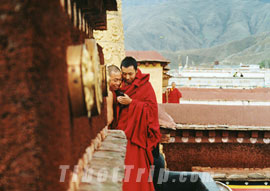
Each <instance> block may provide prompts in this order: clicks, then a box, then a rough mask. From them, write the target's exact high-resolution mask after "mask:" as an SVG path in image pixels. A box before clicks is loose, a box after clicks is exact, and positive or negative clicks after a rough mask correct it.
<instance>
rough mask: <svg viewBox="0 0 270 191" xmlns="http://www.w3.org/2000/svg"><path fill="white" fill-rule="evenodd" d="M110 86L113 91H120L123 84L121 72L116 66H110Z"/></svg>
mask: <svg viewBox="0 0 270 191" xmlns="http://www.w3.org/2000/svg"><path fill="white" fill-rule="evenodd" d="M108 75H109V86H110V90H111V91H115V90H118V89H119V88H120V85H121V82H122V76H121V70H120V69H119V68H118V67H117V66H115V65H110V66H108Z"/></svg>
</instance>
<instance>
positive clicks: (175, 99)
mask: <svg viewBox="0 0 270 191" xmlns="http://www.w3.org/2000/svg"><path fill="white" fill-rule="evenodd" d="M181 97H182V94H181V92H180V91H179V90H178V89H177V88H175V82H173V83H172V88H171V89H169V95H168V102H169V103H180V98H181Z"/></svg>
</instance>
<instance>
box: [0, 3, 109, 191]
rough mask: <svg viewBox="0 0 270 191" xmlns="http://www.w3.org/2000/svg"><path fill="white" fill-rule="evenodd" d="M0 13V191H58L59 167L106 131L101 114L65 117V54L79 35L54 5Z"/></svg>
mask: <svg viewBox="0 0 270 191" xmlns="http://www.w3.org/2000/svg"><path fill="white" fill-rule="evenodd" d="M0 13H1V19H0V72H1V73H0V105H1V108H0V128H1V129H0V190H1V191H2V190H3V191H6V190H8V191H10V190H21V191H23V190H26V191H31V190H33V191H36V190H66V189H67V188H68V180H67V179H66V181H65V182H64V183H60V182H59V179H60V169H59V165H71V168H73V165H74V164H76V163H77V160H78V159H79V158H80V157H81V155H82V153H83V152H84V150H85V148H86V147H87V146H88V145H89V144H90V142H91V139H92V138H94V137H95V136H96V134H97V132H99V131H100V130H101V129H102V128H103V127H104V126H105V124H106V117H105V116H106V113H105V109H104V108H103V114H102V115H101V116H98V117H93V118H91V119H90V120H89V119H88V118H86V117H82V118H78V119H73V118H72V117H71V116H70V108H69V102H68V88H67V65H66V48H67V46H68V45H71V44H78V43H81V42H83V39H84V36H83V34H82V33H81V32H79V31H78V30H77V29H74V28H73V26H72V24H71V21H70V20H69V18H68V16H67V15H66V13H65V12H64V11H63V10H62V8H61V7H60V1H55V0H47V1H30V0H26V1H23V3H22V1H19V0H14V1H10V0H3V1H1V5H0ZM69 172H70V171H69Z"/></svg>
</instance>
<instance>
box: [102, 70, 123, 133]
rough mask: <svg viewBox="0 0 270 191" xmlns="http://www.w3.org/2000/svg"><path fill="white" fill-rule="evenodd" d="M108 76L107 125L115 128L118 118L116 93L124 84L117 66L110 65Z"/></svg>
mask: <svg viewBox="0 0 270 191" xmlns="http://www.w3.org/2000/svg"><path fill="white" fill-rule="evenodd" d="M107 71H108V76H109V91H108V96H107V98H106V99H107V125H108V126H109V128H111V129H114V128H115V125H116V123H115V120H114V121H113V119H115V118H116V111H115V110H116V104H117V102H116V93H115V92H116V91H117V90H118V89H119V88H120V85H121V82H122V76H121V70H120V69H119V68H118V67H117V66H115V65H110V66H108V67H107Z"/></svg>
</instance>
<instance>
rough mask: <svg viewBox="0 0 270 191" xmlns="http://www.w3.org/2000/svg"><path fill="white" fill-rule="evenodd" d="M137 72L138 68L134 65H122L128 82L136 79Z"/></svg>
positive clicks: (123, 74) (125, 79)
mask: <svg viewBox="0 0 270 191" xmlns="http://www.w3.org/2000/svg"><path fill="white" fill-rule="evenodd" d="M136 73H137V70H135V69H134V66H129V67H127V68H126V67H124V66H123V67H122V77H123V80H124V82H126V83H127V84H131V83H132V82H133V81H134V79H135V77H136Z"/></svg>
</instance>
